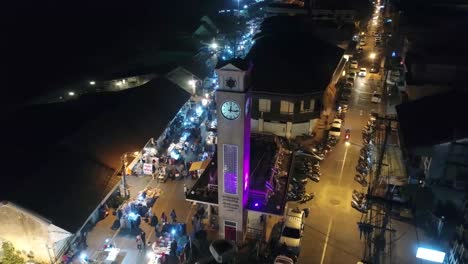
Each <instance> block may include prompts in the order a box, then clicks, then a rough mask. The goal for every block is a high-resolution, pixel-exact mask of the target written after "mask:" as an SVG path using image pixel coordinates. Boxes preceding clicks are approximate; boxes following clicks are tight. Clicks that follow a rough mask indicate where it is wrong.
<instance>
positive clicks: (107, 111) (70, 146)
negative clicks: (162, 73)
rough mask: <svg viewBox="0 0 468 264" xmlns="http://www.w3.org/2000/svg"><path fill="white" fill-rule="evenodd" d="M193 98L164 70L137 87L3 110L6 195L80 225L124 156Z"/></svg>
mask: <svg viewBox="0 0 468 264" xmlns="http://www.w3.org/2000/svg"><path fill="white" fill-rule="evenodd" d="M189 98H190V95H189V94H188V93H187V92H185V91H184V90H183V89H181V88H180V87H178V86H177V85H174V84H173V83H172V82H170V81H168V80H167V79H165V78H158V79H153V80H151V81H149V82H148V83H146V84H144V85H142V86H140V87H137V88H132V89H128V90H124V91H120V92H108V93H96V94H91V95H83V96H81V97H79V98H77V99H75V100H70V101H67V102H64V103H54V104H46V105H35V106H30V107H26V108H24V109H21V110H20V111H17V112H15V113H13V114H11V115H9V116H8V117H0V121H1V122H2V124H4V126H3V127H2V134H3V137H2V139H3V142H2V150H3V151H2V154H1V158H2V161H3V166H2V174H1V176H0V177H1V178H2V179H1V181H2V183H1V184H0V200H9V201H12V202H14V203H16V204H18V205H20V206H22V207H25V208H27V209H29V210H32V211H34V212H36V213H38V214H39V215H41V216H43V217H45V218H47V219H49V220H50V221H51V222H52V223H53V224H54V225H56V226H58V227H60V228H62V229H64V230H66V231H68V232H71V233H75V232H77V231H78V230H79V229H80V227H81V226H83V225H84V224H85V221H86V220H87V219H88V217H89V216H90V215H91V213H92V212H93V211H94V210H95V209H96V208H97V207H98V206H99V205H100V203H101V202H102V201H103V199H104V198H105V197H106V196H107V194H108V193H109V192H110V191H111V190H113V189H114V188H115V187H116V186H117V184H118V183H119V181H120V176H119V175H118V174H117V173H116V171H118V170H119V169H120V168H121V156H122V155H123V154H124V153H125V152H134V151H139V150H141V149H142V148H143V146H144V145H145V143H146V142H147V141H148V139H149V138H151V137H154V138H157V137H159V135H160V134H161V133H162V132H163V131H164V130H165V128H166V127H167V125H168V124H169V123H170V121H171V120H172V119H173V118H174V116H175V115H176V114H177V112H178V111H179V110H180V108H181V107H182V106H183V104H184V103H185V102H186V101H187V100H188V99H189ZM0 235H1V234H0Z"/></svg>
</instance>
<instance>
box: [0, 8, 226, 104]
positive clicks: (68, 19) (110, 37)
mask: <svg viewBox="0 0 468 264" xmlns="http://www.w3.org/2000/svg"><path fill="white" fill-rule="evenodd" d="M225 4H226V5H227V4H232V3H231V2H230V1H210V0H170V1H158V0H153V1H144V0H143V1H141V0H139V1H125V2H122V1H109V0H98V1H50V0H46V1H36V0H26V1H10V2H9V3H4V2H2V4H1V6H2V7H1V8H0V9H1V10H2V11H3V12H2V16H3V18H2V19H5V21H4V23H2V24H3V26H2V27H5V29H4V30H2V32H3V34H5V35H4V36H6V37H5V38H3V37H2V39H3V41H5V40H6V43H5V42H4V43H2V44H1V46H0V47H2V53H3V55H2V60H3V61H2V62H3V63H4V65H5V66H6V71H5V72H6V78H4V80H6V83H5V82H3V84H4V85H2V86H3V89H2V91H3V90H4V91H5V92H4V94H6V95H5V96H4V95H2V97H4V102H6V103H7V104H12V103H13V104H14V103H16V102H18V101H22V100H24V99H25V98H27V97H31V96H34V95H38V94H41V93H43V92H44V91H48V90H51V89H56V88H57V87H61V86H63V85H64V84H69V83H75V82H77V81H83V80H86V79H89V78H93V77H95V76H99V75H101V74H105V73H106V71H108V70H109V69H112V66H114V65H118V64H119V65H122V63H123V64H124V65H125V62H126V61H129V60H131V59H132V58H133V57H135V56H136V55H138V54H140V55H141V54H142V53H144V52H146V51H147V50H151V49H155V48H157V46H158V41H159V40H160V39H161V38H164V35H165V34H167V33H168V32H174V31H176V29H177V30H178V31H190V30H191V29H192V27H193V26H194V21H198V19H199V18H200V17H201V16H203V15H204V14H210V13H213V12H216V11H217V10H219V9H222V7H223V5H225ZM3 41H2V42H3ZM4 46H5V47H4ZM5 99H6V100H5Z"/></svg>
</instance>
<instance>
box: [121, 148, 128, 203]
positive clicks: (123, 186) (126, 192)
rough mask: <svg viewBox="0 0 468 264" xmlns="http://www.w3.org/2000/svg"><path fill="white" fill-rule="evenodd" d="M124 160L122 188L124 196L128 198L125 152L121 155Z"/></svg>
mask: <svg viewBox="0 0 468 264" xmlns="http://www.w3.org/2000/svg"><path fill="white" fill-rule="evenodd" d="M121 160H122V189H123V197H125V198H128V197H129V193H128V189H127V154H123V155H122V157H121Z"/></svg>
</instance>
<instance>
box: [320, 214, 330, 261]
mask: <svg viewBox="0 0 468 264" xmlns="http://www.w3.org/2000/svg"><path fill="white" fill-rule="evenodd" d="M332 223H333V218H331V217H330V222H329V223H328V230H327V236H326V237H325V244H324V245H323V251H322V258H321V259H320V264H323V261H324V260H325V254H326V253H327V246H328V239H329V238H330V232H331V227H332Z"/></svg>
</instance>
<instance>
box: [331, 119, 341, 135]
mask: <svg viewBox="0 0 468 264" xmlns="http://www.w3.org/2000/svg"><path fill="white" fill-rule="evenodd" d="M328 134H329V135H330V136H334V137H340V135H341V123H335V122H333V123H332V125H331V128H330V132H328Z"/></svg>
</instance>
